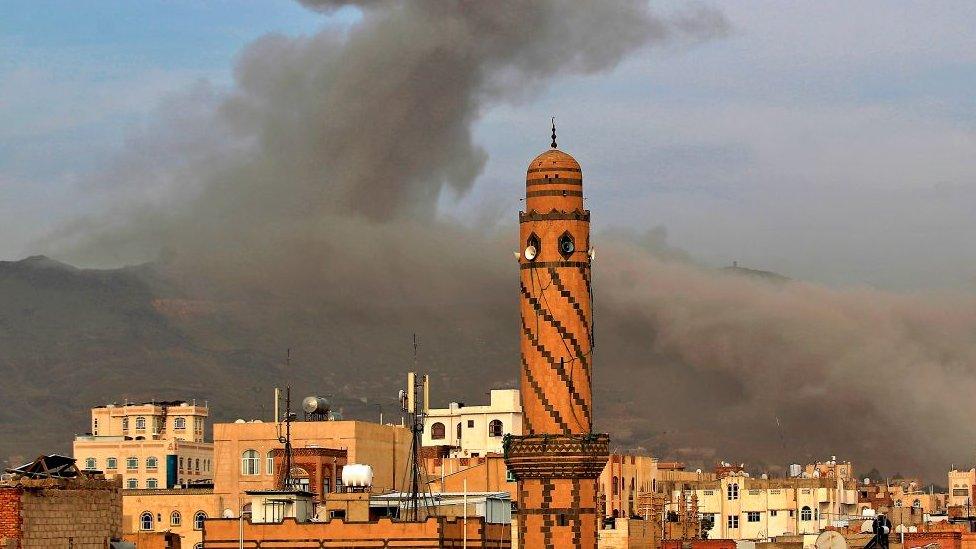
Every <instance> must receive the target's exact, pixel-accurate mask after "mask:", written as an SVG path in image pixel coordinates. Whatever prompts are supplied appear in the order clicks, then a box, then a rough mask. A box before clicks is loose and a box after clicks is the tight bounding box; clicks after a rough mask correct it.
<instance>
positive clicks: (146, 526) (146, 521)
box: [139, 511, 153, 530]
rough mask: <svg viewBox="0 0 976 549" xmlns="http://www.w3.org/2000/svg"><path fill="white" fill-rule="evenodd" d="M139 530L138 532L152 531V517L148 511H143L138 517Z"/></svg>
mask: <svg viewBox="0 0 976 549" xmlns="http://www.w3.org/2000/svg"><path fill="white" fill-rule="evenodd" d="M139 529H140V530H152V529H153V516H152V513H150V512H149V511H143V513H142V514H141V515H139Z"/></svg>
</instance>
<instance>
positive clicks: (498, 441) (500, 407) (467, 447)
mask: <svg viewBox="0 0 976 549" xmlns="http://www.w3.org/2000/svg"><path fill="white" fill-rule="evenodd" d="M507 434H512V435H521V434H522V402H521V400H520V399H519V391H518V389H492V391H491V396H490V403H489V404H488V405H487V406H465V405H464V404H463V403H460V402H452V403H451V404H450V405H449V406H448V407H447V408H431V409H429V410H427V414H426V416H425V417H424V437H423V445H424V446H447V447H449V448H450V456H451V457H479V456H484V455H487V454H489V453H496V454H500V453H502V438H503V437H504V436H505V435H507Z"/></svg>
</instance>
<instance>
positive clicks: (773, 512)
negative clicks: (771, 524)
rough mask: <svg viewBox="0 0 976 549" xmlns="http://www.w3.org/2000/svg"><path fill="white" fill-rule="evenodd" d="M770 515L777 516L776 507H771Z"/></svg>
mask: <svg viewBox="0 0 976 549" xmlns="http://www.w3.org/2000/svg"><path fill="white" fill-rule="evenodd" d="M769 516H771V517H775V516H776V509H770V510H769Z"/></svg>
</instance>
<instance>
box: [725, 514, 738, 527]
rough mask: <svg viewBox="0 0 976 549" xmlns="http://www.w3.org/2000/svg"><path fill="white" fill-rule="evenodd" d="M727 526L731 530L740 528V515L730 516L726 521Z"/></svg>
mask: <svg viewBox="0 0 976 549" xmlns="http://www.w3.org/2000/svg"><path fill="white" fill-rule="evenodd" d="M725 525H726V526H728V527H729V528H730V529H732V528H738V527H739V516H738V515H729V518H728V520H726V522H725Z"/></svg>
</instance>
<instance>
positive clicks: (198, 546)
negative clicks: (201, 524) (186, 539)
mask: <svg viewBox="0 0 976 549" xmlns="http://www.w3.org/2000/svg"><path fill="white" fill-rule="evenodd" d="M193 549H203V544H202V543H198V544H196V545H194V546H193Z"/></svg>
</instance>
